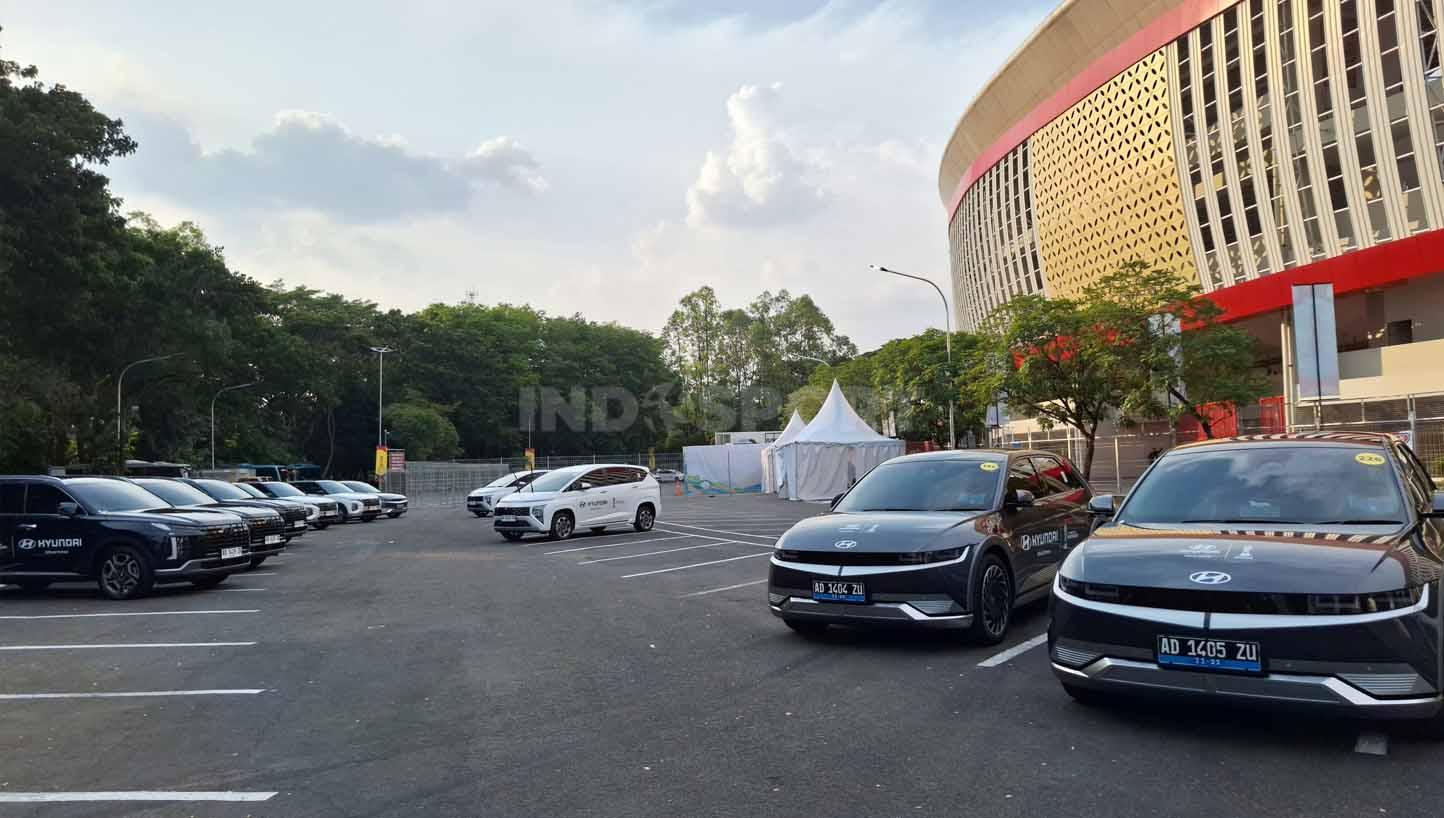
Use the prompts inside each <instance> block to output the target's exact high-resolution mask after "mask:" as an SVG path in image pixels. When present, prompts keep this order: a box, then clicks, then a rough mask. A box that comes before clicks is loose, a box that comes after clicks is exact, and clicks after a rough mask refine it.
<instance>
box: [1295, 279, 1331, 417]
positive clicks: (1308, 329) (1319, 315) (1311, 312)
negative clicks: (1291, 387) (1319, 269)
mask: <svg viewBox="0 0 1444 818" xmlns="http://www.w3.org/2000/svg"><path fill="white" fill-rule="evenodd" d="M1293 296H1294V360H1295V362H1296V363H1295V367H1296V369H1297V374H1298V384H1299V392H1298V398H1299V400H1323V399H1324V398H1337V397H1338V396H1339V338H1338V334H1337V332H1336V331H1335V329H1334V285H1332V284H1295V285H1294V287H1293Z"/></svg>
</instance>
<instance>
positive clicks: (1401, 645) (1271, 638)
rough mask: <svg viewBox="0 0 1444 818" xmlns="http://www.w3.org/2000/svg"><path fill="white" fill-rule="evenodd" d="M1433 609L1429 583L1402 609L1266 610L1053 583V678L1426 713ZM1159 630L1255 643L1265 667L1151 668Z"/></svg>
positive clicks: (1149, 691)
mask: <svg viewBox="0 0 1444 818" xmlns="http://www.w3.org/2000/svg"><path fill="white" fill-rule="evenodd" d="M1439 612H1440V605H1439V599H1438V592H1437V588H1435V587H1434V586H1428V587H1426V589H1425V592H1424V594H1423V595H1422V597H1421V599H1420V601H1419V603H1418V604H1417V605H1415V606H1412V607H1410V608H1406V609H1400V610H1394V611H1384V612H1378V613H1370V614H1359V615H1346V616H1319V615H1315V616H1285V615H1277V616H1275V615H1253V614H1250V615H1239V614H1208V615H1205V614H1203V613H1201V612H1197V611H1175V610H1164V609H1157V608H1142V607H1133V606H1126V605H1115V604H1112V603H1106V602H1099V601H1095V600H1088V599H1082V598H1079V597H1077V596H1073V595H1071V594H1068V593H1066V592H1064V591H1062V589H1061V588H1060V587H1059V586H1058V585H1057V584H1055V585H1054V587H1053V599H1052V602H1051V610H1050V613H1051V614H1052V616H1051V623H1050V625H1049V628H1048V651H1049V656H1050V658H1051V662H1052V668H1053V673H1054V675H1055V676H1057V677H1058V680H1059V681H1060V682H1062V683H1064V684H1066V685H1069V686H1073V687H1080V688H1084V689H1088V690H1096V691H1104V692H1114V693H1119V694H1125V695H1180V696H1188V697H1195V698H1199V697H1202V698H1212V699H1216V700H1224V701H1234V702H1238V703H1262V704H1267V705H1269V706H1279V705H1282V706H1290V707H1295V706H1296V707H1297V708H1299V709H1307V710H1321V711H1329V712H1333V713H1336V714H1339V715H1346V716H1357V717H1364V718H1427V717H1430V716H1433V715H1435V714H1436V713H1438V712H1440V709H1441V706H1444V699H1441V695H1440V686H1439V679H1440V639H1439V633H1440V626H1441V623H1440V619H1439ZM1160 635H1178V636H1195V637H1207V638H1219V639H1238V640H1245V641H1255V642H1258V643H1259V646H1260V650H1261V652H1262V654H1263V658H1264V671H1265V672H1264V673H1261V674H1241V673H1220V672H1210V671H1207V670H1190V669H1183V668H1175V667H1164V666H1160V665H1159V664H1158V662H1157V661H1156V659H1155V656H1154V649H1155V643H1156V640H1157V637H1158V636H1160Z"/></svg>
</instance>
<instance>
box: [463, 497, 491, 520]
mask: <svg viewBox="0 0 1444 818" xmlns="http://www.w3.org/2000/svg"><path fill="white" fill-rule="evenodd" d="M466 510H467V511H470V512H472V513H473V514H480V515H482V516H483V517H484V516H486V515H488V514H490V513H491V503H489V502H487V498H485V497H467V498H466Z"/></svg>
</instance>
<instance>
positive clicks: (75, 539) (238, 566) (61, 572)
mask: <svg viewBox="0 0 1444 818" xmlns="http://www.w3.org/2000/svg"><path fill="white" fill-rule="evenodd" d="M249 541H250V532H249V531H248V530H247V527H246V524H245V523H244V522H243V521H242V520H241V519H240V518H239V517H237V516H236V515H234V514H232V513H230V512H228V511H222V510H215V511H209V510H191V509H185V510H182V509H176V508H172V507H170V506H169V505H168V504H167V503H166V502H165V501H164V500H161V499H160V498H159V497H156V496H155V495H154V494H151V493H150V492H148V491H146V490H145V489H143V488H141V487H140V486H137V485H135V484H134V483H131V482H130V481H128V480H124V479H116V478H107V477H68V478H57V477H43V476H20V477H0V582H4V583H9V584H12V585H19V586H20V587H22V588H25V589H27V590H38V589H41V588H44V587H46V586H48V585H49V584H50V583H52V582H71V581H77V580H94V581H95V582H97V583H98V584H99V586H100V591H101V593H103V594H105V595H106V596H107V597H110V598H111V599H133V598H136V597H140V596H144V595H146V594H147V593H148V592H149V591H150V589H151V587H152V586H154V585H155V584H156V583H164V582H183V581H189V582H191V583H192V584H194V585H196V586H198V587H202V588H209V587H212V586H215V585H218V584H220V583H221V582H222V581H223V580H225V578H226V577H227V576H229V575H230V574H232V573H234V572H236V571H240V570H242V569H244V568H246V567H248V566H249V565H250V562H251V554H250V549H249V547H248V546H249Z"/></svg>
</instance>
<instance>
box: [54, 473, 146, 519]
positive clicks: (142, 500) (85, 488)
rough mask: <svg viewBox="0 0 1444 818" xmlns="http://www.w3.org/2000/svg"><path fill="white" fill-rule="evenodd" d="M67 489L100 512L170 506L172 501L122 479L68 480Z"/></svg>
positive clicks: (143, 509)
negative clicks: (167, 500)
mask: <svg viewBox="0 0 1444 818" xmlns="http://www.w3.org/2000/svg"><path fill="white" fill-rule="evenodd" d="M65 490H66V491H68V492H70V493H71V494H72V495H74V496H75V499H77V500H79V501H80V502H82V503H84V504H86V505H87V506H89V507H91V508H92V509H94V510H96V511H99V512H107V511H145V510H147V509H152V508H169V507H170V503H167V502H166V501H165V500H162V499H161V498H159V497H157V496H155V495H154V494H152V493H150V492H149V491H146V490H145V489H143V488H141V487H140V486H137V485H135V484H134V483H125V482H122V481H120V480H101V479H81V480H66V481H65Z"/></svg>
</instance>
